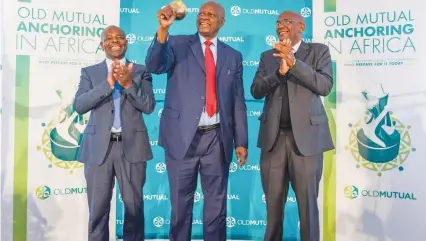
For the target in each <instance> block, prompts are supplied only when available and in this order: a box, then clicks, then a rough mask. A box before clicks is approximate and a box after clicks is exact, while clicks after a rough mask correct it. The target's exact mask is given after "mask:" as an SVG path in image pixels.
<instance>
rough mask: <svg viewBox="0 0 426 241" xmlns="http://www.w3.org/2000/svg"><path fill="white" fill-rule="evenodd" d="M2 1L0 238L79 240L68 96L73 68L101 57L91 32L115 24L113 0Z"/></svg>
mask: <svg viewBox="0 0 426 241" xmlns="http://www.w3.org/2000/svg"><path fill="white" fill-rule="evenodd" d="M3 2H4V9H7V10H6V11H2V14H1V15H2V19H3V21H5V22H6V19H7V23H8V24H7V25H5V26H3V27H4V31H5V32H6V33H7V35H6V36H5V39H4V44H5V49H4V50H5V51H4V63H3V70H4V79H5V80H7V81H5V83H4V84H3V94H4V96H5V102H4V105H3V107H4V119H3V121H4V128H3V131H4V132H5V133H3V135H2V138H4V139H3V150H4V151H5V152H6V153H4V154H5V158H6V159H5V161H6V173H5V174H6V175H5V182H4V192H3V193H2V204H3V210H2V211H3V218H2V231H3V232H2V238H3V239H4V240H12V237H13V240H15V241H18V240H19V241H21V240H28V241H42V240H61V241H76V240H87V220H88V210H87V199H86V188H85V181H84V175H83V168H82V165H81V164H79V163H77V162H75V161H73V160H74V159H75V158H74V156H73V153H72V151H73V150H75V149H76V148H78V142H77V141H76V140H78V137H79V135H80V134H81V131H82V129H83V128H84V126H85V124H84V122H83V123H74V122H73V120H75V118H76V113H75V112H74V111H73V109H72V102H73V96H74V94H75V91H76V87H77V85H78V82H79V78H80V68H81V67H84V66H87V65H91V64H93V63H96V62H100V61H102V60H103V59H104V53H103V52H102V51H101V50H99V48H98V47H99V40H100V37H99V36H100V33H101V31H102V30H103V28H105V27H106V26H107V25H111V24H115V25H118V23H119V11H118V9H119V1H118V0H90V1H86V0H73V1H64V0H59V1H49V0H32V1H31V2H29V1H26V2H19V1H3ZM114 207H115V203H113V205H112V210H111V214H112V215H113V216H112V218H111V225H110V226H111V237H112V238H111V240H114V237H115V236H114V235H115V229H114V228H115V225H114V224H115V208H114ZM12 217H13V218H12ZM12 220H13V221H14V224H13V223H12Z"/></svg>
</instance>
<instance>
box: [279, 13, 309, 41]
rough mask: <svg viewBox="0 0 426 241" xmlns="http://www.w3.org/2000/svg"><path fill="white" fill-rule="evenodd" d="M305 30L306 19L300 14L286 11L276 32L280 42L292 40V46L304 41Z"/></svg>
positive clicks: (281, 16) (280, 18)
mask: <svg viewBox="0 0 426 241" xmlns="http://www.w3.org/2000/svg"><path fill="white" fill-rule="evenodd" d="M304 30H305V22H304V18H303V17H302V16H300V15H299V14H297V13H294V12H290V11H286V12H283V13H282V14H281V15H280V16H279V17H278V20H277V23H276V31H277V35H278V38H279V39H280V41H283V40H284V39H290V40H291V42H292V44H297V43H298V42H299V41H300V40H301V39H302V34H303V31H304Z"/></svg>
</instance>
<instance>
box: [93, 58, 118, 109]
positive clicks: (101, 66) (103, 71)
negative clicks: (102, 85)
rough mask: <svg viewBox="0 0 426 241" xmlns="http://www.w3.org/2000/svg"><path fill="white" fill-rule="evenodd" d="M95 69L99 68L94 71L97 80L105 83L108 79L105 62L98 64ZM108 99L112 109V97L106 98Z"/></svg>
mask: <svg viewBox="0 0 426 241" xmlns="http://www.w3.org/2000/svg"><path fill="white" fill-rule="evenodd" d="M97 68H99V70H98V71H96V73H99V79H100V80H101V81H107V78H108V66H107V63H106V60H104V61H102V62H101V63H99V64H98V67H97ZM108 99H109V102H110V104H111V106H112V107H114V103H113V100H112V96H111V95H110V96H109V97H108Z"/></svg>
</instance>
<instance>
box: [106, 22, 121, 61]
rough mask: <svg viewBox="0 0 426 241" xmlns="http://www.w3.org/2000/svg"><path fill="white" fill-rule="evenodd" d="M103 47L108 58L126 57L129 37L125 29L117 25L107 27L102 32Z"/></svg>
mask: <svg viewBox="0 0 426 241" xmlns="http://www.w3.org/2000/svg"><path fill="white" fill-rule="evenodd" d="M101 47H102V50H103V51H104V52H105V54H106V57H107V58H108V59H111V60H119V59H122V58H124V55H125V53H126V50H127V39H126V36H125V34H124V32H123V30H121V29H120V28H119V27H116V26H109V27H107V28H106V29H105V30H104V31H103V32H102V36H101Z"/></svg>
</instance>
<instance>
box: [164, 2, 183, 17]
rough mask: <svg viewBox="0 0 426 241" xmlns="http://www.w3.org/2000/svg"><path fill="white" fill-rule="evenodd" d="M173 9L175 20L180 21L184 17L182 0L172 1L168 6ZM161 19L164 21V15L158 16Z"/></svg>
mask: <svg viewBox="0 0 426 241" xmlns="http://www.w3.org/2000/svg"><path fill="white" fill-rule="evenodd" d="M169 5H170V6H171V7H172V8H173V14H174V15H175V19H176V20H182V19H184V18H185V15H186V5H185V3H183V1H182V0H173V1H172V2H171V3H170V4H169ZM160 17H161V18H162V19H165V16H164V15H161V16H160Z"/></svg>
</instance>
